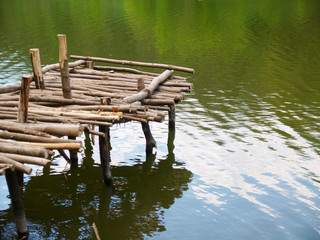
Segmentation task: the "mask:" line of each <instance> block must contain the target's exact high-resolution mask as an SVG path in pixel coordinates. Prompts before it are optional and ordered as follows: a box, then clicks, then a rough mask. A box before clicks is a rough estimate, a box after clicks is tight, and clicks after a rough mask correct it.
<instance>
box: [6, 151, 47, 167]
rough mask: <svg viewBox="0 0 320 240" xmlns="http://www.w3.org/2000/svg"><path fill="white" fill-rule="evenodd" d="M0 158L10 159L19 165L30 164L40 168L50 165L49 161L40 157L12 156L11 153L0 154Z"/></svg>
mask: <svg viewBox="0 0 320 240" xmlns="http://www.w3.org/2000/svg"><path fill="white" fill-rule="evenodd" d="M0 156H5V157H8V158H11V159H12V160H14V161H17V162H20V163H30V164H35V165H40V166H47V165H48V164H50V162H51V161H50V160H48V159H45V158H40V157H33V156H26V155H19V154H13V153H3V152H1V153H0Z"/></svg>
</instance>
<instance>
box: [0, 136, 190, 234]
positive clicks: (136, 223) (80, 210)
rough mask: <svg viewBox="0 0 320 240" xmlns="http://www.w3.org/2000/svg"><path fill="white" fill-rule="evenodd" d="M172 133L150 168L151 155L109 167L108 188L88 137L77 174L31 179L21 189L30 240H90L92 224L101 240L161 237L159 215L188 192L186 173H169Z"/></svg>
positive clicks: (7, 221)
mask: <svg viewBox="0 0 320 240" xmlns="http://www.w3.org/2000/svg"><path fill="white" fill-rule="evenodd" d="M173 139H174V131H171V132H170V134H169V139H168V150H169V151H168V152H169V153H168V156H167V158H166V159H163V160H161V161H159V163H158V164H157V166H155V165H154V164H153V163H154V160H155V158H156V156H155V155H153V154H151V155H149V156H147V158H146V159H145V161H144V163H142V164H134V165H132V166H114V167H113V169H112V174H113V177H114V187H113V188H112V189H111V188H106V186H105V185H104V184H102V182H101V177H100V176H101V169H100V167H99V166H97V165H95V164H94V160H93V159H92V154H93V148H92V145H91V143H90V138H89V135H86V138H85V148H86V150H85V157H84V158H83V163H82V165H81V167H79V168H78V169H71V171H69V172H65V173H62V174H55V175H50V172H49V171H46V170H47V169H45V170H44V174H43V175H42V176H33V177H31V178H30V180H29V182H28V183H27V185H26V187H25V194H24V205H25V209H26V216H27V219H28V223H29V228H30V238H31V239H40V238H46V239H63V238H67V239H89V238H90V239H91V238H94V232H93V228H92V223H93V222H95V223H96V225H97V227H98V229H99V234H100V236H101V238H102V239H107V238H110V239H143V238H144V237H145V236H152V235H153V234H154V233H155V232H161V231H165V229H166V228H165V224H164V222H163V213H164V210H165V209H167V208H169V207H170V206H171V205H172V204H173V203H174V202H175V199H177V198H181V197H182V195H183V192H184V191H186V190H187V189H188V183H190V181H191V172H190V171H188V170H186V169H184V168H182V167H173V165H174V163H175V159H174V154H173V148H174V144H173ZM1 225H2V226H4V229H5V230H4V231H5V232H4V233H2V237H3V238H7V237H8V236H10V234H12V233H13V232H14V226H13V224H12V218H11V217H10V211H8V210H6V211H1Z"/></svg>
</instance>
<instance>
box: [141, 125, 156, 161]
mask: <svg viewBox="0 0 320 240" xmlns="http://www.w3.org/2000/svg"><path fill="white" fill-rule="evenodd" d="M141 126H142V130H143V133H144V136H145V138H146V154H147V155H148V154H150V153H152V150H153V148H157V143H156V141H155V140H154V138H153V136H152V133H151V130H150V126H149V123H144V122H141Z"/></svg>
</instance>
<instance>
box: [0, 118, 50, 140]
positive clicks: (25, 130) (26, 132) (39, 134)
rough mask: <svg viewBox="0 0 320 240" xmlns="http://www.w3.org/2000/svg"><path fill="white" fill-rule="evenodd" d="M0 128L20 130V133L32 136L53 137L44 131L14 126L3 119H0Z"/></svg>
mask: <svg viewBox="0 0 320 240" xmlns="http://www.w3.org/2000/svg"><path fill="white" fill-rule="evenodd" d="M0 129H2V130H8V131H13V132H21V133H25V134H28V135H34V136H41V137H49V138H51V137H53V136H52V135H50V134H47V133H44V132H40V131H34V130H29V129H23V128H19V127H15V126H13V125H10V124H9V125H8V124H6V123H5V121H0Z"/></svg>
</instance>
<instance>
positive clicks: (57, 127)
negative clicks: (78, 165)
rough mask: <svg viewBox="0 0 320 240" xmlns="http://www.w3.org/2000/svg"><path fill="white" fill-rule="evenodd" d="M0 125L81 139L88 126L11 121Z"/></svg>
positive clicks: (0, 122) (2, 122)
mask: <svg viewBox="0 0 320 240" xmlns="http://www.w3.org/2000/svg"><path fill="white" fill-rule="evenodd" d="M0 124H7V125H8V126H14V127H15V128H21V129H25V130H32V131H41V132H45V133H48V134H51V135H55V136H72V137H80V136H81V135H82V133H83V131H84V129H85V127H86V126H82V125H80V124H78V125H75V124H59V123H37V124H21V123H14V122H10V121H2V120H1V121H0Z"/></svg>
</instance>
